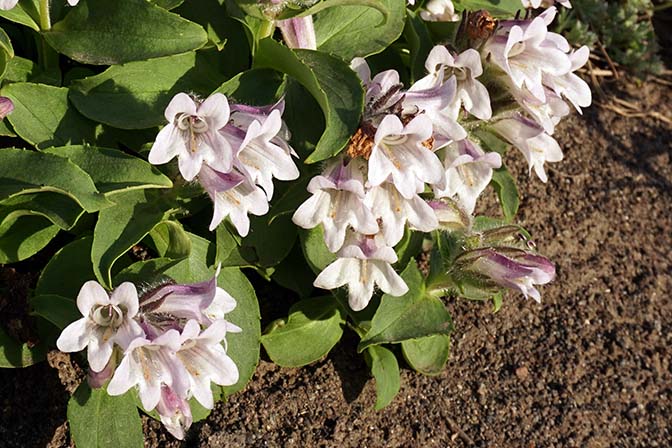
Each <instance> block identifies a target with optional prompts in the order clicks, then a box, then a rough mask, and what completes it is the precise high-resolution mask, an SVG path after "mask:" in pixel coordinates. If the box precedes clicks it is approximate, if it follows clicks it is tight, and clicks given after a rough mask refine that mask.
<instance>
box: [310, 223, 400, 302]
mask: <svg viewBox="0 0 672 448" xmlns="http://www.w3.org/2000/svg"><path fill="white" fill-rule="evenodd" d="M337 255H338V257H339V258H337V259H336V260H335V261H334V262H333V263H331V264H330V265H329V266H327V267H326V268H325V269H324V270H323V271H322V272H321V273H320V275H318V276H317V278H316V279H315V282H314V283H313V284H314V285H315V286H316V287H317V288H322V289H336V288H339V287H341V286H344V285H347V287H348V304H349V305H350V308H352V309H353V310H354V311H359V310H363V309H364V308H366V306H367V305H368V304H369V301H370V300H371V297H372V296H373V292H374V288H375V287H376V286H378V287H379V288H380V289H381V290H382V291H383V292H386V293H388V294H390V295H392V296H402V295H404V294H406V293H407V292H408V286H407V285H406V283H404V280H403V279H402V278H401V277H400V276H399V274H397V273H396V272H395V270H394V268H392V263H395V262H396V261H397V254H396V253H395V252H394V249H392V248H391V247H389V246H387V245H386V244H385V240H384V238H383V236H382V235H380V234H378V235H361V234H355V233H354V232H351V233H350V235H349V237H348V239H347V240H346V243H345V245H344V246H343V248H341V250H339V251H338V254H337Z"/></svg>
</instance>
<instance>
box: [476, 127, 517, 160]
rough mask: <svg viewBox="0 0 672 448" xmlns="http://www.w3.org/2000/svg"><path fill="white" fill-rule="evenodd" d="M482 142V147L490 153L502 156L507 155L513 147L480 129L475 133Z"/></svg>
mask: <svg viewBox="0 0 672 448" xmlns="http://www.w3.org/2000/svg"><path fill="white" fill-rule="evenodd" d="M474 134H475V135H476V137H477V138H478V139H479V140H480V142H481V146H482V147H483V148H485V149H489V150H490V151H495V152H498V153H499V154H501V155H504V154H506V152H507V151H508V150H509V148H510V147H511V145H510V144H509V143H507V142H505V141H504V140H502V139H501V138H499V137H498V136H497V135H495V134H494V133H492V132H490V131H489V130H487V129H478V130H477V131H476V132H474Z"/></svg>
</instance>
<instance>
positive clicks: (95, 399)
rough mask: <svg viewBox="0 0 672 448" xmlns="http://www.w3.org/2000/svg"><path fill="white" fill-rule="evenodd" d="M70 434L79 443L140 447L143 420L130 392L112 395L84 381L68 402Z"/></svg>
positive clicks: (100, 447) (101, 447)
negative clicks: (93, 387) (92, 387)
mask: <svg viewBox="0 0 672 448" xmlns="http://www.w3.org/2000/svg"><path fill="white" fill-rule="evenodd" d="M68 422H69V423H70V433H71V434H72V438H73V440H74V441H75V443H76V444H77V446H80V447H87V448H88V447H91V448H134V447H137V448H142V446H144V443H143V435H142V420H140V415H139V414H138V409H137V408H136V405H135V400H134V399H133V395H132V393H130V392H127V393H125V394H124V395H121V396H118V397H113V396H110V395H108V394H107V391H106V390H105V389H104V388H101V389H91V388H90V387H89V385H88V384H87V383H86V381H84V382H83V383H82V384H81V385H80V386H79V387H78V388H77V391H76V392H75V394H74V395H73V396H72V398H70V401H69V402H68Z"/></svg>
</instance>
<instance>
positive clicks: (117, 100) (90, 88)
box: [70, 51, 225, 129]
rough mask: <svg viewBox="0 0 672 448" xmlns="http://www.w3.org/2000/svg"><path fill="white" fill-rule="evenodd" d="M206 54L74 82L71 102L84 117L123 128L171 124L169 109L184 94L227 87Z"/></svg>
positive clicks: (114, 69) (165, 59)
mask: <svg viewBox="0 0 672 448" xmlns="http://www.w3.org/2000/svg"><path fill="white" fill-rule="evenodd" d="M224 79H225V77H224V75H222V74H220V73H218V72H217V71H215V70H214V69H213V68H212V67H211V66H210V64H209V62H208V60H207V59H206V57H205V55H203V54H201V53H196V52H193V51H191V52H189V53H185V54H180V55H175V56H167V57H162V58H156V59H150V60H148V61H139V62H129V63H127V64H123V65H115V66H112V67H110V68H108V69H107V70H105V71H104V72H102V73H100V74H98V75H95V76H91V77H88V78H84V79H79V80H75V81H73V83H72V84H71V85H70V101H72V103H73V104H74V105H75V107H76V108H77V110H79V112H81V113H82V114H83V115H84V116H86V117H88V118H90V119H92V120H95V121H98V122H100V123H105V124H107V125H110V126H113V127H115V128H120V129H143V128H151V127H154V126H159V125H163V124H165V123H166V118H165V117H164V110H165V109H166V106H167V105H168V103H169V102H170V100H171V99H172V98H173V96H175V95H176V94H177V93H179V92H193V93H196V94H199V95H203V96H208V94H209V93H210V92H211V91H212V90H213V89H215V88H216V87H217V86H218V85H220V84H221V83H222V81H223V80H224Z"/></svg>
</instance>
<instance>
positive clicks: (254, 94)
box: [213, 68, 285, 106]
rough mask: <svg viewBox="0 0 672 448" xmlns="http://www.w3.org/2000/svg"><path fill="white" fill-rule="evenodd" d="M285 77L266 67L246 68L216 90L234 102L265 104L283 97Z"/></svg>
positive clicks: (254, 104) (253, 104)
mask: <svg viewBox="0 0 672 448" xmlns="http://www.w3.org/2000/svg"><path fill="white" fill-rule="evenodd" d="M284 87H285V77H284V76H283V75H281V74H280V73H278V72H276V71H275V70H269V69H266V68H261V69H251V70H246V71H244V72H242V73H238V74H237V75H236V76H234V77H233V78H231V79H229V80H228V81H226V82H225V83H223V84H222V85H221V86H219V88H218V89H217V90H215V92H213V93H222V94H224V95H226V96H227V97H229V98H230V99H231V100H233V102H236V103H243V104H250V105H252V106H265V105H268V104H273V103H275V102H276V101H278V99H280V98H281V97H282V94H283V92H284Z"/></svg>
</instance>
